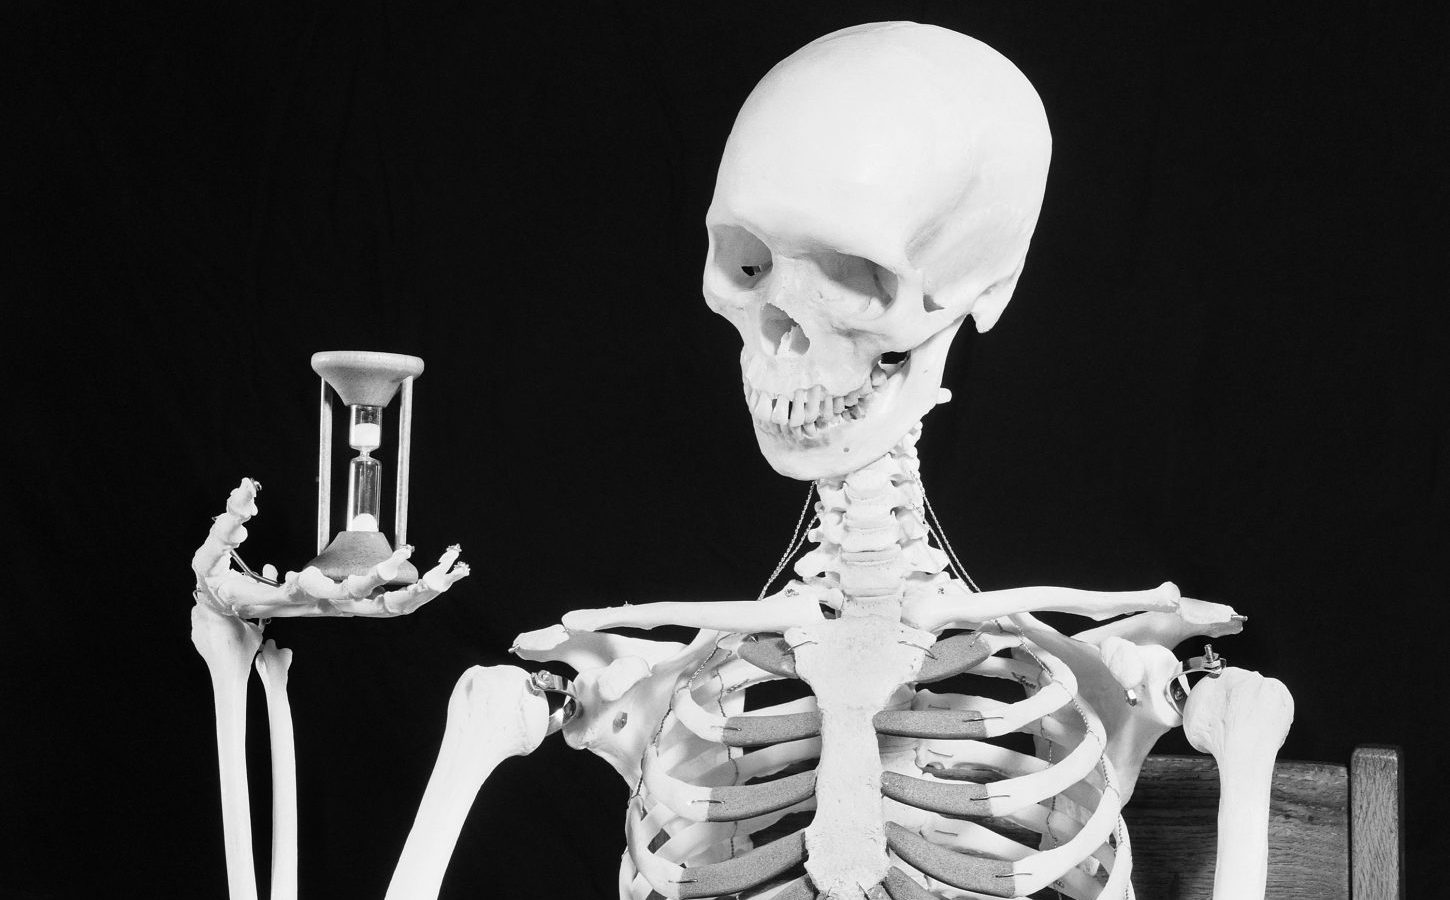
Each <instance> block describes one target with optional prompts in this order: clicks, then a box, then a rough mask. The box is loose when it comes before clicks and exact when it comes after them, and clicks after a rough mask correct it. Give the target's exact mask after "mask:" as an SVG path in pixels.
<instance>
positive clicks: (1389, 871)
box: [1124, 746, 1404, 900]
mask: <svg viewBox="0 0 1450 900" xmlns="http://www.w3.org/2000/svg"><path fill="white" fill-rule="evenodd" d="M1403 778H1404V776H1403V771H1402V768H1401V763H1400V754H1399V751H1398V750H1397V749H1396V748H1393V747H1369V746H1366V747H1359V748H1356V749H1355V751H1354V755H1353V756H1352V757H1351V759H1350V763H1349V768H1348V769H1347V770H1346V769H1345V767H1344V766H1337V765H1332V764H1329V763H1307V762H1294V761H1289V760H1281V761H1280V762H1279V764H1278V765H1277V767H1276V768H1275V772H1274V788H1273V795H1272V805H1271V807H1270V812H1269V884H1268V891H1267V893H1266V898H1267V900H1310V898H1312V900H1400V898H1402V897H1403V896H1404V893H1403V892H1404V887H1403V879H1404V827H1403V819H1402V814H1403V813H1402V809H1401V803H1400V797H1401V794H1402V791H1403ZM1124 817H1125V818H1126V819H1127V821H1128V832H1129V834H1131V835H1132V836H1133V886H1134V888H1135V890H1136V892H1137V896H1138V898H1139V900H1209V898H1210V897H1212V896H1213V868H1214V856H1215V846H1216V841H1217V838H1216V822H1217V817H1218V770H1217V769H1216V768H1215V766H1214V762H1213V758H1212V757H1209V756H1150V757H1149V758H1148V761H1147V763H1146V764H1145V765H1144V767H1143V774H1142V776H1141V778H1140V779H1139V781H1138V786H1137V789H1136V791H1135V792H1134V794H1133V799H1132V801H1131V802H1130V803H1129V804H1128V808H1127V809H1126V810H1125V811H1124Z"/></svg>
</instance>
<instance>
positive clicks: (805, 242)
mask: <svg viewBox="0 0 1450 900" xmlns="http://www.w3.org/2000/svg"><path fill="white" fill-rule="evenodd" d="M1051 144H1052V140H1051V136H1050V134H1049V132H1048V128H1047V120H1046V116H1045V114H1044V112H1043V109H1042V102H1041V100H1040V99H1038V97H1037V93H1036V92H1035V91H1034V90H1033V89H1032V85H1031V84H1030V83H1028V81H1027V78H1026V77H1025V76H1024V75H1023V74H1022V73H1021V72H1019V71H1018V70H1017V68H1016V67H1015V66H1013V65H1012V63H1010V62H1008V61H1007V59H1006V58H1004V57H1003V56H1001V55H1000V54H999V53H997V52H996V51H995V50H993V49H991V48H990V47H988V46H987V45H986V44H983V43H981V42H980V41H977V40H974V39H972V38H969V37H967V36H965V35H962V34H958V33H956V32H953V31H948V30H946V29H944V28H937V27H935V26H930V25H918V24H915V23H912V22H887V23H877V24H871V25H861V26H857V27H854V28H847V29H844V30H842V31H837V32H835V33H833V34H828V35H826V36H825V37H822V38H820V39H818V40H816V41H813V42H812V43H810V44H807V45H806V46H805V47H803V48H802V49H800V50H798V51H797V52H795V53H794V54H792V55H791V56H789V57H788V58H786V59H785V60H784V61H782V62H781V63H780V64H778V65H777V66H775V68H773V69H772V70H771V71H770V72H769V73H768V74H767V75H766V76H765V78H764V79H762V80H761V82H760V84H758V85H757V86H756V88H755V90H754V91H753V92H752V93H751V95H750V97H749V99H747V100H746V101H745V105H744V107H743V108H742V109H741V110H740V114H739V116H738V117H737V118H736V120H735V127H734V129H733V130H732V131H731V133H730V138H729V140H728V141H727V142H726V145H725V152H724V155H723V158H722V159H721V162H720V170H719V175H718V177H717V179H716V183H715V196H714V199H713V201H712V202H711V204H710V209H709V212H708V213H707V215H706V219H705V223H706V226H707V228H708V229H709V236H710V249H709V256H708V258H707V261H706V264H705V274H704V294H705V298H706V300H707V301H708V302H709V304H710V306H711V308H712V309H714V310H715V311H716V312H717V313H719V314H720V315H722V316H725V317H726V318H727V319H729V320H730V321H731V322H732V323H734V325H735V327H736V328H737V329H738V330H739V331H740V335H741V337H742V338H743V340H744V343H745V346H744V349H743V350H742V351H741V355H740V364H741V369H742V371H743V375H744V387H745V394H746V400H747V403H748V404H749V407H750V411H751V414H752V416H753V418H754V421H755V432H756V438H757V440H758V441H759V443H760V449H761V452H762V453H763V454H764V455H765V458H766V459H767V460H768V461H769V462H770V464H771V465H772V466H773V467H774V468H775V469H776V471H778V472H780V473H781V474H782V475H787V476H790V477H792V478H799V479H805V480H809V479H815V478H823V477H829V476H834V475H841V474H844V473H847V472H851V471H853V470H855V469H858V468H860V467H861V466H863V465H866V464H868V463H870V462H872V461H874V460H875V459H877V458H878V457H880V456H881V455H883V454H885V453H886V452H887V451H889V450H890V449H891V448H892V447H893V446H894V445H895V444H896V443H897V441H899V440H900V439H901V438H902V437H903V436H904V435H905V434H906V433H907V432H908V431H909V430H910V429H911V427H912V426H913V425H914V424H915V423H916V422H917V421H918V420H919V419H920V418H921V417H922V416H923V415H925V414H926V412H927V411H928V410H930V409H931V408H932V406H933V405H935V403H936V402H937V398H938V394H939V391H940V388H941V378H942V369H943V366H944V364H945V362H946V356H947V350H948V348H949V347H950V344H951V340H952V337H953V336H955V334H956V332H957V329H958V328H959V327H960V325H961V323H962V320H963V319H964V318H965V317H966V316H967V315H968V314H969V313H970V314H971V316H972V318H973V320H974V321H975V322H976V326H977V330H978V331H986V330H987V329H989V328H990V327H991V326H992V324H993V323H994V322H996V320H997V317H998V316H999V315H1000V314H1001V312H1002V309H1003V307H1005V306H1006V305H1007V302H1008V300H1010V299H1011V296H1012V291H1013V289H1014V288H1015V287H1016V284H1017V279H1018V276H1019V275H1020V274H1021V271H1022V264H1023V260H1024V258H1025V257H1026V254H1027V245H1028V242H1029V241H1030V239H1031V237H1032V230H1033V227H1034V226H1035V225H1036V223H1037V214H1038V210H1039V209H1040V208H1041V205H1042V194H1043V189H1044V186H1045V183H1046V177H1047V166H1048V159H1049V157H1050V155H1051Z"/></svg>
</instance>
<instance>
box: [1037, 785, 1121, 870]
mask: <svg viewBox="0 0 1450 900" xmlns="http://www.w3.org/2000/svg"><path fill="white" fill-rule="evenodd" d="M1119 812H1120V807H1119V803H1118V792H1117V790H1116V789H1113V788H1109V789H1108V790H1107V791H1105V792H1104V793H1103V797H1102V799H1101V800H1100V801H1098V808H1097V809H1096V810H1094V811H1093V814H1092V817H1091V818H1089V819H1088V821H1087V822H1086V823H1084V824H1083V826H1082V830H1080V831H1079V832H1078V833H1077V834H1076V835H1074V836H1073V837H1072V839H1071V840H1069V841H1067V842H1066V843H1063V844H1061V845H1059V846H1057V847H1054V848H1052V849H1051V850H1043V851H1042V852H1040V853H1037V854H1036V855H1034V856H1030V857H1028V858H1026V859H1022V860H1018V861H1017V864H1016V865H1014V866H1013V867H1012V874H1013V876H1014V878H1013V881H1014V884H1015V885H1016V888H1017V890H1018V892H1019V893H1020V894H1021V895H1022V896H1026V895H1028V894H1034V893H1036V892H1037V891H1040V890H1042V889H1043V888H1045V887H1047V886H1048V885H1050V884H1052V883H1053V882H1054V881H1057V880H1058V879H1059V878H1061V877H1062V876H1063V875H1064V874H1065V873H1066V872H1067V871H1068V870H1069V869H1071V868H1072V867H1073V866H1076V865H1077V864H1078V863H1079V862H1081V861H1082V860H1084V859H1086V858H1087V857H1088V855H1089V854H1090V853H1091V852H1092V851H1093V850H1094V849H1096V848H1097V847H1099V846H1101V845H1102V843H1103V842H1104V841H1106V840H1107V839H1108V836H1109V835H1110V834H1112V833H1113V829H1114V828H1115V827H1116V826H1117V824H1118V817H1119Z"/></svg>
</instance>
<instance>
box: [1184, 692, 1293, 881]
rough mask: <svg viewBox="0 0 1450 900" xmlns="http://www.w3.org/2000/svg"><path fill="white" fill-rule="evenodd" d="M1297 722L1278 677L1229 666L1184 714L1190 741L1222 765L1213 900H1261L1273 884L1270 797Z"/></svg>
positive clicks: (1190, 697)
mask: <svg viewBox="0 0 1450 900" xmlns="http://www.w3.org/2000/svg"><path fill="white" fill-rule="evenodd" d="M1293 721H1294V698H1293V697H1292V696H1291V695H1290V694H1289V690H1288V688H1286V687H1284V683H1283V682H1281V681H1279V680H1278V679H1277V678H1265V677H1264V676H1262V675H1260V674H1259V673H1257V672H1250V671H1247V670H1244V669H1239V668H1235V667H1233V666H1229V667H1227V668H1225V669H1224V670H1223V671H1222V672H1221V673H1220V674H1219V675H1218V677H1216V678H1204V679H1202V680H1201V681H1199V682H1198V684H1196V685H1194V687H1193V690H1192V691H1190V692H1189V694H1188V702H1187V703H1186V704H1185V705H1184V708H1183V732H1184V734H1185V735H1186V736H1187V738H1188V742H1189V743H1191V744H1192V745H1193V746H1194V747H1195V748H1197V749H1198V750H1200V751H1201V752H1204V753H1210V754H1212V755H1213V758H1214V761H1215V762H1217V763H1218V776H1219V801H1218V860H1217V863H1216V865H1215V867H1214V875H1213V896H1214V900H1262V898H1263V896H1264V886H1265V883H1266V881H1267V878H1268V862H1269V839H1268V826H1269V790H1270V786H1271V785H1272V784H1273V780H1274V757H1275V756H1276V755H1277V754H1278V752H1279V747H1280V746H1282V745H1283V743H1284V738H1285V737H1286V736H1287V735H1288V733H1289V726H1290V725H1291V724H1292V723H1293Z"/></svg>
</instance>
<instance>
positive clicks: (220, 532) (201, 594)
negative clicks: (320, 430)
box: [191, 478, 468, 619]
mask: <svg viewBox="0 0 1450 900" xmlns="http://www.w3.org/2000/svg"><path fill="white" fill-rule="evenodd" d="M256 498H257V485H256V482H254V481H253V480H252V479H250V478H243V479H242V481H241V484H240V485H238V486H237V487H236V488H235V489H234V490H233V491H232V492H231V494H230V495H229V496H228V497H227V506H226V512H224V513H222V514H221V515H219V516H217V518H216V521H215V522H213V523H212V527H211V529H210V530H209V531H208V533H207V537H206V540H205V541H203V542H202V545H201V546H200V547H199V548H197V551H196V553H195V554H194V555H193V556H192V561H191V567H192V571H193V572H194V573H195V575H196V597H197V602H198V603H205V604H206V605H207V606H208V607H210V608H211V609H212V610H214V611H216V612H219V613H221V614H223V615H229V616H236V617H238V618H243V619H268V618H279V617H289V616H367V617H371V618H386V617H391V616H404V615H407V614H408V613H411V612H414V611H415V610H417V609H418V608H419V607H421V606H422V605H423V604H425V603H427V602H428V601H430V600H432V599H433V598H435V597H437V596H438V595H439V594H441V593H443V592H444V591H446V590H448V588H449V587H451V586H452V585H453V584H454V583H455V582H457V581H458V580H459V579H461V578H463V577H465V576H466V575H468V566H467V565H465V564H463V563H459V562H458V555H459V552H460V551H459V548H458V547H457V545H455V546H452V547H449V548H448V549H447V550H446V551H445V552H444V553H443V555H442V556H441V557H439V560H438V565H436V566H434V567H433V568H432V569H430V570H428V571H427V572H426V573H424V574H423V576H422V577H421V578H419V579H418V581H417V582H415V583H414V584H410V585H408V586H407V587H404V588H401V589H399V590H393V591H386V592H377V590H376V589H377V588H379V587H381V586H382V585H384V584H385V583H387V582H388V581H391V580H392V578H393V576H394V575H396V574H397V568H398V565H399V563H401V562H402V561H403V560H404V559H407V558H408V557H409V556H410V555H411V554H412V552H413V548H412V547H407V546H404V547H400V548H398V550H397V551H396V552H395V553H393V555H392V556H391V557H389V558H388V559H387V560H384V561H383V562H381V563H379V564H378V565H376V566H374V567H373V568H372V569H370V570H369V571H368V572H367V573H366V574H363V575H354V576H351V577H349V578H347V579H345V580H344V581H343V582H341V583H339V582H334V581H333V580H332V579H330V578H328V577H327V576H325V575H323V574H322V573H321V572H319V571H318V570H317V569H315V568H312V567H308V568H307V569H304V570H303V571H301V572H288V573H287V575H286V576H285V577H284V578H283V580H282V583H281V584H277V585H273V584H267V583H265V582H262V581H258V580H257V579H255V578H253V577H252V576H251V575H248V574H246V573H243V572H237V571H234V570H233V569H232V568H231V563H232V553H233V552H234V551H235V550H236V548H237V547H239V546H240V545H241V544H242V542H243V541H245V540H246V539H247V529H246V523H247V522H248V521H249V520H250V519H251V518H252V517H253V516H255V515H256V514H257V503H256ZM267 570H268V571H271V569H270V567H267ZM273 574H275V572H274V573H273Z"/></svg>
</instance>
